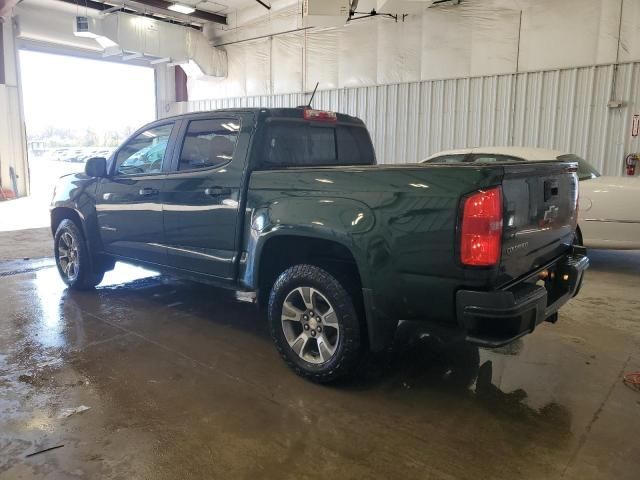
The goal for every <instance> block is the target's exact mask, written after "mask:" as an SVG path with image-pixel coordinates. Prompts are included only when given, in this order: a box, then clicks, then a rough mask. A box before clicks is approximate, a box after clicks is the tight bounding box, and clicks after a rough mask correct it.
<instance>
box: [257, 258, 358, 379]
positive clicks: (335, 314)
mask: <svg viewBox="0 0 640 480" xmlns="http://www.w3.org/2000/svg"><path fill="white" fill-rule="evenodd" d="M268 313H269V324H270V327H271V336H272V337H273V340H274V342H275V344H276V347H277V348H278V351H279V352H280V355H281V356H282V358H283V359H284V361H285V362H286V363H287V364H288V365H289V367H291V368H292V369H293V370H294V371H295V372H296V373H297V374H298V375H300V376H302V377H305V378H308V379H310V380H312V381H314V382H319V383H326V382H331V381H334V380H336V379H338V378H340V377H344V376H348V375H350V374H352V373H354V371H355V370H356V369H357V367H358V365H359V363H360V359H361V356H362V341H361V329H360V322H359V320H358V315H357V313H356V308H355V306H354V301H353V299H352V297H351V296H350V295H349V293H348V292H347V290H346V289H345V288H344V287H343V286H342V284H341V283H340V282H339V281H338V280H337V279H336V278H335V277H334V276H333V275H331V274H330V273H328V272H327V271H325V270H323V269H321V268H319V267H316V266H313V265H295V266H293V267H291V268H289V269H287V270H285V271H284V272H283V273H282V274H281V275H280V276H279V277H278V279H277V280H276V282H275V284H274V285H273V288H272V290H271V295H270V296H269V307H268Z"/></svg>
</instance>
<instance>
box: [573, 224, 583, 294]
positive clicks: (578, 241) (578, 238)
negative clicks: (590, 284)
mask: <svg viewBox="0 0 640 480" xmlns="http://www.w3.org/2000/svg"><path fill="white" fill-rule="evenodd" d="M573 243H574V245H578V246H580V247H582V246H584V243H583V239H582V231H581V230H580V227H576V235H575V237H574V239H573ZM583 280H584V273H583V274H582V276H581V277H580V280H578V286H577V287H576V291H575V292H574V293H573V296H574V297H575V296H576V295H578V294H579V293H580V290H581V289H582V281H583Z"/></svg>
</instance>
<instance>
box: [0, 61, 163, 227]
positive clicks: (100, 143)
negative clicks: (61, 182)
mask: <svg viewBox="0 0 640 480" xmlns="http://www.w3.org/2000/svg"><path fill="white" fill-rule="evenodd" d="M20 69H21V81H22V92H23V104H24V111H25V123H26V130H27V143H28V159H29V176H30V196H29V197H25V198H20V199H17V200H13V201H10V202H1V203H0V209H1V210H0V216H2V218H3V222H2V225H0V231H10V230H22V229H28V228H38V227H45V226H47V225H48V224H49V214H48V205H49V202H50V201H51V196H52V194H53V189H54V186H55V184H56V182H57V179H58V178H59V177H60V176H62V175H66V174H69V173H76V172H80V171H82V170H84V164H85V162H86V160H87V159H89V158H91V157H108V156H109V155H110V153H111V152H112V151H113V150H114V149H115V148H116V147H117V146H118V145H119V144H120V143H121V142H122V141H123V140H124V139H125V138H126V137H127V136H129V134H131V133H132V132H133V131H134V130H136V129H137V128H138V127H140V126H141V125H143V124H144V123H146V122H150V121H152V120H154V119H155V118H156V110H155V108H156V107H155V78H154V71H153V69H152V68H149V67H143V66H137V65H130V64H122V63H116V62H111V61H102V60H92V59H86V58H80V57H71V56H63V55H55V54H51V53H42V52H36V51H31V50H22V51H20Z"/></svg>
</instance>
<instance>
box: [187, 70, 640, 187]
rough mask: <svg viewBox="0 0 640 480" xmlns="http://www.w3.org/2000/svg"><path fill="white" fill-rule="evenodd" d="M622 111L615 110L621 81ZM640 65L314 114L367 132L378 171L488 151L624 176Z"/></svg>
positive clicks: (373, 98)
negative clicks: (564, 159) (351, 122)
mask: <svg viewBox="0 0 640 480" xmlns="http://www.w3.org/2000/svg"><path fill="white" fill-rule="evenodd" d="M615 76H617V80H616V82H615V92H614V93H615V96H616V98H618V99H620V100H622V101H623V102H624V106H623V107H622V108H614V109H611V108H608V107H607V102H608V101H609V99H610V94H611V91H612V84H613V82H614V77H615ZM639 82H640V64H638V63H631V64H623V65H619V66H618V68H617V73H616V69H615V68H614V66H613V65H604V66H594V67H586V68H574V69H567V70H552V71H544V72H535V73H530V72H527V73H520V74H517V75H515V74H509V75H495V76H488V77H474V78H464V79H451V80H434V81H423V82H413V83H399V84H392V85H379V86H373V87H358V88H345V89H333V90H325V91H320V92H318V93H317V94H316V98H315V100H314V102H313V105H314V107H316V108H324V109H329V110H334V111H338V112H343V113H348V114H351V115H356V116H358V117H360V118H361V119H362V120H364V122H365V123H366V124H367V127H368V128H369V131H370V132H371V136H372V138H373V141H374V143H375V146H376V152H377V155H378V161H379V162H381V163H405V162H414V161H418V160H420V159H422V158H425V157H426V156H428V155H430V154H432V153H435V152H438V151H440V150H446V149H452V148H461V147H474V146H483V145H516V146H531V147H545V148H554V149H559V150H563V151H567V152H573V153H577V154H579V155H582V156H584V157H585V158H587V159H588V160H589V161H590V162H592V163H593V164H594V166H596V167H597V168H598V169H600V170H601V171H602V172H603V173H605V174H608V175H620V174H621V173H622V164H623V158H624V155H625V154H627V153H629V152H632V151H640V142H639V140H638V137H635V139H633V138H632V137H631V134H630V129H631V124H630V122H631V116H632V115H633V114H634V113H640V88H638V85H639ZM307 101H308V95H306V94H305V95H302V94H285V95H272V96H260V97H242V98H228V99H219V100H213V101H210V102H201V101H200V102H190V103H189V105H188V109H189V110H190V111H197V110H205V109H215V108H230V107H294V106H297V105H302V104H305V103H307Z"/></svg>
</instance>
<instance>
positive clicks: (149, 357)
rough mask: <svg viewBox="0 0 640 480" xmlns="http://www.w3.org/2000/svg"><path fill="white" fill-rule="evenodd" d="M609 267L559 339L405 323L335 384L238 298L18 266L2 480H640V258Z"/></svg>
mask: <svg viewBox="0 0 640 480" xmlns="http://www.w3.org/2000/svg"><path fill="white" fill-rule="evenodd" d="M591 256H592V268H591V270H590V271H589V273H588V277H587V279H586V281H585V284H584V287H583V291H582V294H581V295H580V297H579V298H577V299H574V300H573V301H572V302H571V304H570V306H568V307H567V308H565V309H564V310H563V311H562V313H561V316H560V321H559V322H558V323H557V324H556V325H551V324H544V325H542V326H540V327H539V329H538V330H537V331H536V332H535V333H534V334H532V335H530V336H528V337H526V338H524V339H523V340H521V341H519V342H517V343H515V344H514V345H512V346H510V347H509V348H505V349H502V350H500V351H487V350H478V349H477V348H474V347H470V346H466V345H459V344H458V345H455V344H453V345H452V344H443V343H442V342H440V341H439V340H437V339H436V338H434V337H433V336H431V335H429V333H428V332H426V331H425V330H424V329H423V328H420V325H415V324H408V323H405V324H403V325H402V328H401V329H400V331H399V334H398V336H397V339H396V343H395V346H394V349H393V352H392V353H390V354H389V355H388V356H386V357H384V358H379V359H377V360H376V361H375V362H374V363H373V364H372V365H371V367H370V368H369V369H368V371H367V373H366V375H363V376H362V378H360V379H358V380H357V381H354V382H351V383H345V384H341V385H337V386H318V385H314V384H311V383H309V382H306V381H304V380H302V379H300V378H298V377H297V376H295V375H294V374H293V373H292V372H290V371H289V370H288V369H287V368H286V366H285V365H284V363H283V362H282V361H281V360H280V358H279V357H278V355H277V354H276V351H275V348H274V347H273V346H272V344H271V340H270V338H269V336H268V334H267V330H266V328H265V322H264V321H262V320H261V318H260V317H259V316H258V315H257V314H256V312H255V310H254V308H253V307H252V306H251V305H247V304H242V303H238V302H235V301H234V300H233V299H232V298H231V296H229V295H228V294H225V293H224V292H218V291H214V290H212V289H211V288H210V287H207V286H202V285H196V284H192V283H187V282H181V281H176V280H171V279H167V278H164V277H161V276H157V275H155V274H153V273H152V272H148V271H145V270H141V269H136V268H133V267H128V266H124V265H121V266H118V267H117V269H116V271H114V272H112V273H110V274H109V275H108V276H107V278H106V279H105V282H104V284H103V285H102V286H101V287H100V288H99V289H98V290H97V291H95V292H89V293H77V292H69V291H67V290H66V289H65V288H64V286H63V284H62V282H61V281H60V280H59V279H58V275H57V271H56V269H55V268H54V267H53V263H52V261H51V260H40V261H14V262H4V263H0V478H2V479H22V478H24V479H31V478H38V479H40V478H52V479H54V478H55V479H58V478H87V479H89V478H91V479H94V478H110V479H137V478H149V479H170V478H171V479H173V478H184V479H186V478H220V479H232V478H251V479H254V478H277V479H288V478H291V479H293V478H317V477H323V478H330V477H331V478H340V479H343V478H358V479H362V478H402V479H411V478H437V479H440V478H442V479H484V478H491V479H501V478H504V479H514V478H527V479H551V478H554V479H555V478H569V479H573V478H575V479H581V480H583V479H591V478H603V479H604V478H606V479H610V478H615V479H618V480H620V479H637V478H638V472H639V471H640V442H639V441H638V432H639V431H640V393H637V392H634V391H632V390H631V389H629V388H628V387H626V386H625V385H623V383H622V381H621V376H622V374H623V373H624V372H628V371H632V370H640V353H639V350H638V346H639V344H640V342H639V340H640V317H639V314H638V311H639V307H640V290H639V287H640V252H635V253H623V252H593V253H592V254H591ZM82 405H84V406H88V407H90V409H89V410H86V411H84V412H82V413H76V414H73V415H71V416H65V413H68V412H66V409H73V408H76V407H79V406H82ZM58 445H64V446H63V447H61V448H58V449H55V450H51V451H48V452H45V453H41V454H39V455H35V456H32V457H27V455H28V454H30V453H34V452H37V451H39V450H41V449H44V448H49V447H54V446H58Z"/></svg>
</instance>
